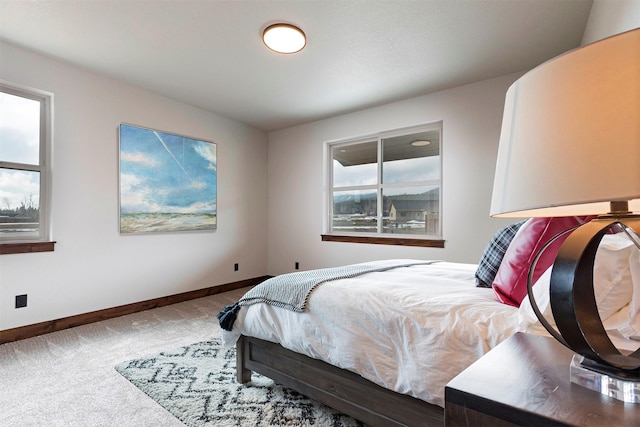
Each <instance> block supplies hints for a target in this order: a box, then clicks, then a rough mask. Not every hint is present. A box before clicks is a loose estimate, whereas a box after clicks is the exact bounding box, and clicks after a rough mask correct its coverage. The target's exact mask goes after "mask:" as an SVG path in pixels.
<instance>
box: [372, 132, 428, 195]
mask: <svg viewBox="0 0 640 427" xmlns="http://www.w3.org/2000/svg"><path fill="white" fill-rule="evenodd" d="M439 135H440V134H439V132H437V131H429V132H421V133H416V134H411V135H403V136H398V137H394V138H385V139H383V140H382V157H383V163H382V182H383V183H386V184H388V183H397V182H416V181H428V180H439V179H440V143H439V138H440V136H439Z"/></svg>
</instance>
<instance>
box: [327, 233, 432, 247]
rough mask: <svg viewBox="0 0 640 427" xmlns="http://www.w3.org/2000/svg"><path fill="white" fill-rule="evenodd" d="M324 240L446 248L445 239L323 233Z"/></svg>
mask: <svg viewBox="0 0 640 427" xmlns="http://www.w3.org/2000/svg"><path fill="white" fill-rule="evenodd" d="M322 241H323V242H346V243H368V244H371V245H395V246H420V247H423V248H444V240H435V239H411V238H408V237H367V236H336V235H333V234H322Z"/></svg>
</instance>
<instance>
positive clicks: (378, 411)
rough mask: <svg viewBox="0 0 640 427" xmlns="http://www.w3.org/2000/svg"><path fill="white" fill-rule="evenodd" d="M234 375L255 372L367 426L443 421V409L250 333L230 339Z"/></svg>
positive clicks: (427, 425)
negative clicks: (234, 366) (232, 342)
mask: <svg viewBox="0 0 640 427" xmlns="http://www.w3.org/2000/svg"><path fill="white" fill-rule="evenodd" d="M236 350H237V353H236V358H237V366H236V369H237V379H238V382H240V383H243V384H244V383H246V382H249V381H250V380H251V372H257V373H260V374H262V375H264V376H267V377H269V378H271V379H273V380H274V381H275V382H277V383H279V384H282V385H283V386H285V387H289V388H291V389H294V390H296V391H298V392H299V393H301V394H303V395H305V396H308V397H310V398H312V399H315V400H317V401H319V402H322V403H324V404H325V405H327V406H330V407H332V408H334V409H336V410H338V411H340V412H342V413H344V414H347V415H349V416H352V417H354V418H356V419H358V420H360V421H362V422H364V423H366V424H368V425H371V426H425V427H431V426H438V427H442V426H443V425H444V410H443V409H442V408H441V407H439V406H436V405H432V404H429V403H427V402H424V401H422V400H420V399H416V398H414V397H411V396H407V395H403V394H399V393H395V392H393V391H391V390H388V389H385V388H383V387H380V386H378V385H376V384H374V383H372V382H371V381H368V380H366V379H364V378H362V377H361V376H360V375H357V374H355V373H353V372H350V371H346V370H343V369H340V368H337V367H335V366H332V365H330V364H328V363H325V362H322V361H320V360H316V359H313V358H310V357H307V356H305V355H302V354H298V353H295V352H293V351H290V350H287V349H285V348H284V347H282V346H280V345H278V344H274V343H271V342H268V341H263V340H260V339H257V338H253V337H246V336H241V337H240V339H239V340H238V343H237V344H236Z"/></svg>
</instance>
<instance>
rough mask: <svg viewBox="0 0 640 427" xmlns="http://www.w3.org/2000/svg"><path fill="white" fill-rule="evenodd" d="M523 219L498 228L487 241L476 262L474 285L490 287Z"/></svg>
mask: <svg viewBox="0 0 640 427" xmlns="http://www.w3.org/2000/svg"><path fill="white" fill-rule="evenodd" d="M525 221H526V220H525ZM525 221H520V222H517V223H515V224H511V225H508V226H506V227H504V228H502V229H500V230H499V231H498V232H497V233H496V234H495V236H493V238H492V239H491V240H490V241H489V244H488V245H487V247H486V249H485V250H484V252H483V253H482V257H481V258H480V262H479V263H478V270H476V286H478V287H481V288H490V287H491V284H492V283H493V279H495V277H496V274H497V273H498V268H499V267H500V263H501V262H502V258H504V254H505V252H506V251H507V248H508V247H509V244H510V243H511V241H512V240H513V238H514V237H515V235H516V233H517V232H518V230H519V229H520V227H521V226H522V224H524V223H525Z"/></svg>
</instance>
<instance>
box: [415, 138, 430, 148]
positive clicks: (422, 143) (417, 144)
mask: <svg viewBox="0 0 640 427" xmlns="http://www.w3.org/2000/svg"><path fill="white" fill-rule="evenodd" d="M429 144H431V141H429V140H426V139H416V140H415V141H411V145H413V146H414V147H424V146H426V145H429Z"/></svg>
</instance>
